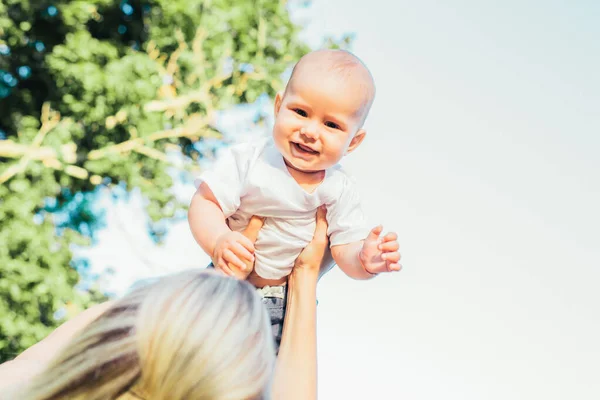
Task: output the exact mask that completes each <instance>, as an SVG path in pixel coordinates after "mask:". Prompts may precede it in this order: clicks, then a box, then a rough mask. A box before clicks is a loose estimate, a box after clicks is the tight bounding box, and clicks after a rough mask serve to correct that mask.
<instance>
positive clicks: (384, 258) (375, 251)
mask: <svg viewBox="0 0 600 400" xmlns="http://www.w3.org/2000/svg"><path fill="white" fill-rule="evenodd" d="M382 229H383V228H382V227H381V226H377V227H375V228H373V229H372V230H371V232H370V233H369V235H368V236H367V238H366V239H365V240H361V241H357V242H352V243H348V244H342V245H337V246H332V247H331V255H332V257H333V259H334V260H335V263H336V264H337V265H338V266H339V267H340V269H341V270H342V271H343V272H344V273H345V274H346V275H348V276H349V277H351V278H354V279H369V278H372V277H374V276H375V275H377V274H379V273H380V272H392V271H400V268H401V266H400V264H398V262H399V261H400V253H399V252H398V248H399V246H398V241H397V236H396V234H395V233H388V234H387V235H385V236H384V237H382V238H381V237H380V235H381V231H382Z"/></svg>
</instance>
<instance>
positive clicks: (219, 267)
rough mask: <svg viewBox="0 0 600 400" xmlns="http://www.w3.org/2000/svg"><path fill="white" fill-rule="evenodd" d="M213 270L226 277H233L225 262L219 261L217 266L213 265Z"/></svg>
mask: <svg viewBox="0 0 600 400" xmlns="http://www.w3.org/2000/svg"><path fill="white" fill-rule="evenodd" d="M215 269H217V270H219V271H221V272H223V273H224V274H225V275H227V276H234V274H233V271H232V270H231V268H229V266H228V265H227V263H226V262H225V261H221V262H219V263H218V264H217V265H215Z"/></svg>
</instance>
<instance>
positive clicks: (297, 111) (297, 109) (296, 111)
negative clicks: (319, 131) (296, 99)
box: [293, 108, 308, 117]
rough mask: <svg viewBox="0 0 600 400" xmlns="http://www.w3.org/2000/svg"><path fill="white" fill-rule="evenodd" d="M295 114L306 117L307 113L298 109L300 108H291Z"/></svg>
mask: <svg viewBox="0 0 600 400" xmlns="http://www.w3.org/2000/svg"><path fill="white" fill-rule="evenodd" d="M293 111H294V112H295V113H296V114H298V115H300V116H302V117H306V116H307V115H308V114H307V113H306V111H304V110H302V109H300V108H294V110H293Z"/></svg>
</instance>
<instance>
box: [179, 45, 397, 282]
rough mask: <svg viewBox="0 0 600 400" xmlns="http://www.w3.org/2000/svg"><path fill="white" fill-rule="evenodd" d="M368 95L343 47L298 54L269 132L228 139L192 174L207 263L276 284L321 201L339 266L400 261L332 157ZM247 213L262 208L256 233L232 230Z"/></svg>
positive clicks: (352, 141) (359, 125)
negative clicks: (207, 165) (211, 161)
mask: <svg viewBox="0 0 600 400" xmlns="http://www.w3.org/2000/svg"><path fill="white" fill-rule="evenodd" d="M374 95H375V85H374V82H373V78H372V76H371V74H370V72H369V71H368V69H367V68H366V67H365V66H364V64H363V63H362V62H361V61H360V60H359V59H358V58H357V57H356V56H354V55H352V54H351V53H349V52H346V51H342V50H319V51H314V52H311V53H309V54H307V55H305V56H304V57H302V58H301V59H300V61H299V62H298V63H297V64H296V66H295V67H294V70H293V71H292V75H291V77H290V80H289V82H288V84H287V86H286V88H285V91H284V92H283V94H282V93H279V94H277V96H276V97H275V122H274V127H273V135H272V138H268V139H263V140H259V141H256V142H253V143H245V144H239V145H235V146H232V147H231V148H230V149H228V150H227V152H226V154H225V155H222V156H221V157H220V158H219V160H218V161H217V162H216V163H215V165H214V166H213V167H212V168H211V169H210V170H208V171H206V172H204V173H203V174H202V175H201V177H200V178H199V179H198V180H196V187H197V191H196V194H195V195H194V197H193V199H192V202H191V204H190V209H189V215H188V217H189V223H190V227H191V231H192V234H193V236H194V238H195V239H196V241H197V242H198V243H199V244H200V246H201V247H202V248H203V249H204V251H206V252H207V253H208V254H209V255H211V257H212V260H213V265H214V267H215V268H217V269H219V270H221V271H223V272H224V273H226V274H228V275H235V276H237V277H239V278H242V279H248V280H249V281H250V282H251V283H252V284H254V285H255V286H256V287H258V288H262V287H265V286H267V287H276V286H281V285H284V284H285V282H286V278H287V276H288V275H289V273H290V271H291V269H292V266H293V265H294V261H295V259H296V257H297V256H298V254H299V253H300V251H301V250H302V249H303V248H304V247H305V246H306V245H307V244H308V243H309V242H310V241H311V240H312V237H313V234H314V229H315V213H316V211H317V209H318V208H319V207H320V206H322V205H324V206H325V207H326V209H327V222H328V236H329V239H330V248H331V256H332V257H333V260H334V261H335V263H336V264H337V265H338V266H339V267H340V269H341V270H342V271H343V272H344V273H345V274H347V275H348V276H350V277H352V278H355V279H368V278H371V277H373V276H375V275H377V274H379V273H381V272H392V271H399V270H400V264H399V263H398V262H399V260H400V254H399V252H398V242H397V236H396V234H395V233H389V234H387V235H385V236H381V233H382V227H381V226H377V227H375V228H373V229H372V230H370V231H369V230H368V229H365V225H364V224H365V218H364V215H363V211H362V208H361V205H360V201H359V196H358V194H357V190H356V188H355V186H354V182H353V180H352V178H351V177H350V176H349V175H348V174H347V173H346V172H344V170H343V169H342V168H341V167H340V166H339V164H338V162H339V161H340V160H341V159H342V157H344V155H346V154H349V153H351V152H352V151H354V150H355V149H356V148H357V147H358V146H359V145H360V144H361V143H362V141H363V140H364V138H365V135H366V132H365V130H364V129H363V123H364V121H365V119H366V117H367V114H368V112H369V109H370V108H371V104H372V102H373V98H374ZM253 215H257V216H260V217H263V218H264V225H263V227H262V229H261V230H260V232H259V234H258V237H257V238H256V241H255V243H253V242H252V241H251V240H250V239H248V238H246V237H245V236H244V235H242V233H241V231H242V230H243V229H244V228H245V227H246V226H247V224H248V222H249V220H250V217H252V216H253ZM252 264H253V265H254V268H252Z"/></svg>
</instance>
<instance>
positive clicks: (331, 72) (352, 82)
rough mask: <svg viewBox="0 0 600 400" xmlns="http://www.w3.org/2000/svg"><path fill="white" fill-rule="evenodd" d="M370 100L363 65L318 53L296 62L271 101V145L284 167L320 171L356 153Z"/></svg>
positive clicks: (345, 56)
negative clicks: (273, 101)
mask: <svg viewBox="0 0 600 400" xmlns="http://www.w3.org/2000/svg"><path fill="white" fill-rule="evenodd" d="M374 96H375V83H374V82H373V77H372V76H371V73H370V72H369V70H368V69H367V68H366V67H365V65H364V64H363V63H362V62H361V61H360V60H359V59H358V58H357V57H356V56H354V55H353V54H351V53H349V52H347V51H343V50H319V51H314V52H311V53H309V54H307V55H305V56H304V57H302V58H301V59H300V61H298V63H297V64H296V66H295V67H294V70H293V71H292V76H291V77H290V80H289V82H288V84H287V86H286V88H285V91H284V92H283V93H279V94H277V97H276V98H275V124H274V127H273V138H274V141H275V145H276V146H277V148H278V149H279V151H280V152H281V154H282V155H283V157H284V158H285V160H286V161H287V163H288V165H290V166H291V167H293V168H294V169H297V170H300V171H303V172H317V171H323V170H325V169H327V168H330V167H332V166H333V165H335V164H337V163H338V162H339V161H340V160H341V159H342V157H343V156H344V155H346V154H348V153H350V152H352V151H353V150H354V149H356V148H357V147H358V146H359V145H360V143H361V142H362V140H363V139H364V137H365V134H366V132H365V130H364V129H363V123H364V121H365V119H366V117H367V115H368V113H369V110H370V108H371V104H372V103H373V98H374Z"/></svg>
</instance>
